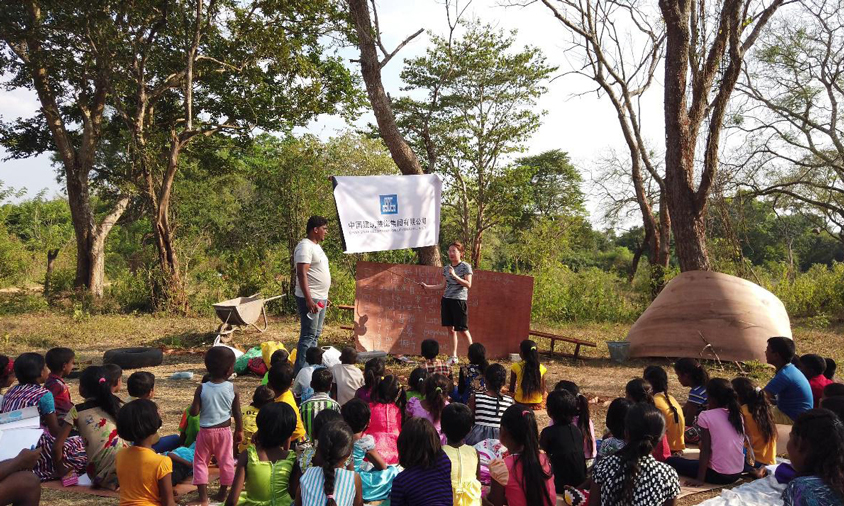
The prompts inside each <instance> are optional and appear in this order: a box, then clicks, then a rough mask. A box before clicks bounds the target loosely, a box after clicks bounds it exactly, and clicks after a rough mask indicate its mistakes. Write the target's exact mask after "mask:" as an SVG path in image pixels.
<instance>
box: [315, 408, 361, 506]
mask: <svg viewBox="0 0 844 506" xmlns="http://www.w3.org/2000/svg"><path fill="white" fill-rule="evenodd" d="M354 438H355V437H354V434H353V433H352V429H351V428H349V426H348V425H347V424H345V423H343V422H333V423H330V424H328V425H326V426H325V427H323V428H322V430H321V431H320V433H319V439H318V440H317V443H318V444H317V451H318V452H319V456H320V457H321V458H322V477H323V492H324V493H325V495H326V497H328V500H327V501H326V502H325V504H326V506H337V502H335V500H334V497H333V496H334V479H335V472H336V471H335V470H336V468H337V465H338V464H340V463H342V462H345V461H346V459H347V458H348V457H349V455H350V454H351V453H352V447H353V445H354Z"/></svg>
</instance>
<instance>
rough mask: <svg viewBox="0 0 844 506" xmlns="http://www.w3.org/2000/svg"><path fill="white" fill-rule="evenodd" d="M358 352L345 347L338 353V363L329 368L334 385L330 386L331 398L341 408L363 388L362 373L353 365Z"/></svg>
mask: <svg viewBox="0 0 844 506" xmlns="http://www.w3.org/2000/svg"><path fill="white" fill-rule="evenodd" d="M357 361H358V352H357V351H355V349H354V348H352V347H351V346H346V347H345V348H343V351H341V352H340V363H339V364H336V365H334V366H332V367H331V375H332V376H333V377H334V384H333V385H332V386H331V397H332V398H334V399H335V400H336V401H337V402H339V403H340V405H341V406H342V405H343V404H346V403H347V402H349V401H350V400H351V399H353V398H354V397H355V392H357V390H358V388H360V387H362V386H363V372H361V370H360V369H358V367H357V366H356V365H355V363H356V362H357Z"/></svg>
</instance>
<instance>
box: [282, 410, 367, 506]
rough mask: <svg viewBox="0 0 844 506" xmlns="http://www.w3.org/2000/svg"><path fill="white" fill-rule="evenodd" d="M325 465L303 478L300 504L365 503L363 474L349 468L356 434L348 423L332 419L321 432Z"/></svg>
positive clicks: (320, 447)
mask: <svg viewBox="0 0 844 506" xmlns="http://www.w3.org/2000/svg"><path fill="white" fill-rule="evenodd" d="M317 441H318V445H317V451H318V452H319V456H320V460H321V461H322V466H321V467H311V468H310V469H308V470H307V471H305V473H304V474H303V475H302V478H301V479H300V480H299V490H297V492H296V502H295V504H296V506H363V485H362V484H361V480H360V476H359V475H358V474H357V473H356V472H354V471H349V470H348V469H346V460H347V459H348V458H349V456H351V454H352V447H353V446H354V434H353V433H352V429H351V428H350V427H349V426H348V424H346V423H345V422H331V423H329V424H328V425H326V426H325V427H322V429H321V430H320V431H319V439H318V440H317Z"/></svg>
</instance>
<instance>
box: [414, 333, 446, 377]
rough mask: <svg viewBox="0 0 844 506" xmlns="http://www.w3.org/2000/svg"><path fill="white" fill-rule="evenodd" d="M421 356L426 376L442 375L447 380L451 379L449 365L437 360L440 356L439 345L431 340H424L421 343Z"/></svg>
mask: <svg viewBox="0 0 844 506" xmlns="http://www.w3.org/2000/svg"><path fill="white" fill-rule="evenodd" d="M421 351H422V356H423V357H425V363H424V364H423V365H424V367H425V371H427V372H428V375H431V374H442V375H443V376H446V377H447V378H448V379H452V374H453V373H452V370H451V366H450V365H446V363H445V362H443V361H442V360H440V359H438V358H437V355H439V354H440V343H439V342H437V341H435V340H433V339H425V340H424V341H422V350H421Z"/></svg>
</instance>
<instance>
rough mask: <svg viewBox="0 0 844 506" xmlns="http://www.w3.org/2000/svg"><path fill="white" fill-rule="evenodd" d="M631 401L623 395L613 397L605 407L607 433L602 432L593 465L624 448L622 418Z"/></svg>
mask: <svg viewBox="0 0 844 506" xmlns="http://www.w3.org/2000/svg"><path fill="white" fill-rule="evenodd" d="M631 406H633V403H632V402H630V401H628V400H627V399H626V398H624V397H619V398H617V399H614V400H613V401H612V402H611V403H610V406H609V408H608V409H607V418H606V425H607V430H608V431H609V432H608V433H606V434H604V438H603V439H602V440H601V446H600V447H598V455H597V456H596V457H595V465H596V466H597V465H598V462H600V461H601V459H603V458H605V457H609V456H610V455H614V454H615V453H617V452H618V451H619V450H621V449H622V448H624V445H625V442H624V419H625V418H626V417H627V412H628V411H630V408H631Z"/></svg>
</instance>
